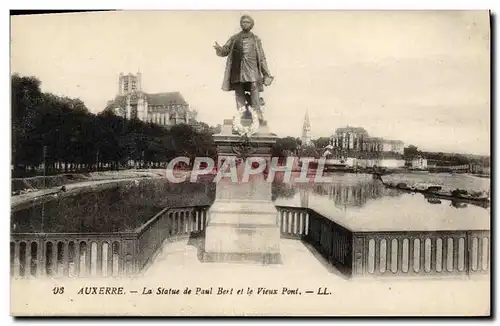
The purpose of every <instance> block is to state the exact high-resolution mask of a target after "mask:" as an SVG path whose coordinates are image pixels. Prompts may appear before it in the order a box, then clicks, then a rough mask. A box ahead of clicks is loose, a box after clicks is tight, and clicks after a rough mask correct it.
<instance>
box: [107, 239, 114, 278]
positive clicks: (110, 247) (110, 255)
mask: <svg viewBox="0 0 500 326" xmlns="http://www.w3.org/2000/svg"><path fill="white" fill-rule="evenodd" d="M113 243H114V241H113V240H110V241H109V242H108V257H107V258H108V261H107V264H108V268H107V270H106V274H107V275H106V276H113Z"/></svg>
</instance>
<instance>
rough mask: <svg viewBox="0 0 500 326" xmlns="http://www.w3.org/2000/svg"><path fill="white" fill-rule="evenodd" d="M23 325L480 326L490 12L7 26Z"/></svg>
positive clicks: (485, 268)
mask: <svg viewBox="0 0 500 326" xmlns="http://www.w3.org/2000/svg"><path fill="white" fill-rule="evenodd" d="M11 55H12V57H11V71H12V74H11V84H12V89H11V91H12V93H11V96H12V97H11V100H12V109H11V119H12V120H11V121H12V160H11V188H12V189H11V191H12V192H11V217H10V219H11V223H10V278H11V294H10V295H11V314H12V315H14V316H203V315H213V316H373V315H378V316H487V315H489V314H490V304H491V302H490V270H491V265H492V262H491V260H492V255H491V242H492V238H491V233H490V218H491V212H490V201H491V196H490V188H491V185H490V183H491V182H490V104H491V103H490V14H489V12H488V11H249V12H240V11H123V12H88V13H59V14H43V15H21V16H12V17H11Z"/></svg>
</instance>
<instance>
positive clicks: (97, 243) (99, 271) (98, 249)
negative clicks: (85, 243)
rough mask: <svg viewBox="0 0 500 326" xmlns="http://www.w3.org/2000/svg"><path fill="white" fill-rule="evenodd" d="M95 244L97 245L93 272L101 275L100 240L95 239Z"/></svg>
mask: <svg viewBox="0 0 500 326" xmlns="http://www.w3.org/2000/svg"><path fill="white" fill-rule="evenodd" d="M96 245H97V250H96V255H97V259H96V264H97V266H96V271H95V274H96V276H97V275H98V276H102V241H96Z"/></svg>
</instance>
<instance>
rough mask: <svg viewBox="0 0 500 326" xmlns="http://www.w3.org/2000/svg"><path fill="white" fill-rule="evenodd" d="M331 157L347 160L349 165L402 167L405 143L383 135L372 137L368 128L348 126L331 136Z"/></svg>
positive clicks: (337, 130)
mask: <svg viewBox="0 0 500 326" xmlns="http://www.w3.org/2000/svg"><path fill="white" fill-rule="evenodd" d="M330 144H331V147H332V148H331V149H329V150H328V151H329V152H330V153H331V154H330V155H329V158H331V159H338V160H341V161H343V162H346V163H345V164H347V165H348V166H357V167H364V168H370V167H386V168H401V167H403V166H404V165H405V161H404V159H403V153H404V143H403V142H402V141H400V140H390V139H384V138H381V137H370V135H369V134H368V132H367V131H366V129H364V128H361V127H352V126H346V127H342V128H338V129H336V130H335V132H334V133H333V135H332V136H331V137H330Z"/></svg>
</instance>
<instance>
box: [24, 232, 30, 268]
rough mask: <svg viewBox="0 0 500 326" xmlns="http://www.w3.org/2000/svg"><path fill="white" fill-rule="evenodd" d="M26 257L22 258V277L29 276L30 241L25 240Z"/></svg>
mask: <svg viewBox="0 0 500 326" xmlns="http://www.w3.org/2000/svg"><path fill="white" fill-rule="evenodd" d="M25 254H26V257H25V259H24V277H31V241H27V242H26V251H25Z"/></svg>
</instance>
